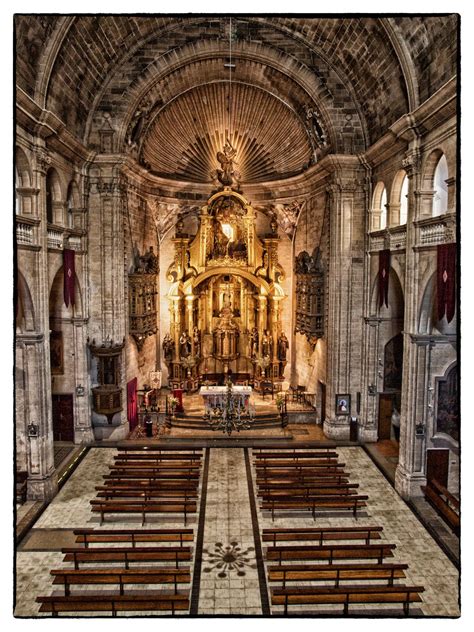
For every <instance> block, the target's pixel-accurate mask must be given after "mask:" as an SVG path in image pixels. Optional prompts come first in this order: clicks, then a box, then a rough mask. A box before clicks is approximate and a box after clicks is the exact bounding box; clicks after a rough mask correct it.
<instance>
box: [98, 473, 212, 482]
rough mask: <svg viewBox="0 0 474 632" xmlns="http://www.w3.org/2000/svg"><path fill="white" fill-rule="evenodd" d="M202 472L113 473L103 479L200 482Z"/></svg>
mask: <svg viewBox="0 0 474 632" xmlns="http://www.w3.org/2000/svg"><path fill="white" fill-rule="evenodd" d="M199 477H200V472H192V471H191V472H181V471H180V472H160V473H159V474H147V475H146V476H145V475H144V474H141V473H140V472H126V473H118V472H111V473H110V474H103V476H102V478H103V479H104V480H106V481H108V480H114V481H117V480H127V479H128V480H130V479H137V480H142V481H143V482H146V480H147V479H148V480H150V481H161V480H166V479H170V480H178V481H181V480H193V479H197V480H199Z"/></svg>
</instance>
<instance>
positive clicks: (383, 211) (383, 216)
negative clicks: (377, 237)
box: [380, 187, 387, 229]
mask: <svg viewBox="0 0 474 632" xmlns="http://www.w3.org/2000/svg"><path fill="white" fill-rule="evenodd" d="M386 227H387V189H386V188H385V187H384V189H383V192H382V197H381V199H380V229H382V228H386Z"/></svg>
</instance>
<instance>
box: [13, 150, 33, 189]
mask: <svg viewBox="0 0 474 632" xmlns="http://www.w3.org/2000/svg"><path fill="white" fill-rule="evenodd" d="M15 167H16V175H17V181H16V186H17V187H31V186H32V180H33V178H32V174H31V166H30V161H29V160H28V157H27V155H26V154H25V152H24V151H23V149H21V147H18V146H17V147H15Z"/></svg>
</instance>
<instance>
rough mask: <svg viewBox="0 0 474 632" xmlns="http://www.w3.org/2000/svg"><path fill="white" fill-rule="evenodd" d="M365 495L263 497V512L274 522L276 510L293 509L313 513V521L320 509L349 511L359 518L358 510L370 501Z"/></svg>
mask: <svg viewBox="0 0 474 632" xmlns="http://www.w3.org/2000/svg"><path fill="white" fill-rule="evenodd" d="M368 498H369V497H368V496H365V495H353V496H347V495H345V496H342V495H337V496H269V495H264V496H262V505H261V507H262V510H265V509H267V510H269V511H271V514H272V521H273V520H274V519H275V509H277V510H280V509H290V510H291V509H293V510H298V509H300V510H303V511H311V515H312V516H313V520H316V510H320V509H348V510H349V511H352V514H353V515H354V517H355V518H357V510H358V509H361V508H362V507H365V506H366V505H367V503H366V502H365V501H366V500H368Z"/></svg>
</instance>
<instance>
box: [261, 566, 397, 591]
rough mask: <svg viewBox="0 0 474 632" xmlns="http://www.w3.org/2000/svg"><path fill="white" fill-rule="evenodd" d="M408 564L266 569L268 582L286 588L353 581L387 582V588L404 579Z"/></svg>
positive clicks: (272, 567)
mask: <svg viewBox="0 0 474 632" xmlns="http://www.w3.org/2000/svg"><path fill="white" fill-rule="evenodd" d="M407 568H408V564H366V563H362V564H286V565H283V566H269V567H268V581H269V582H281V584H282V588H286V582H291V581H296V582H303V581H312V582H314V581H324V582H327V581H334V585H335V586H339V585H340V582H342V581H350V580H352V581H354V580H367V581H368V580H371V581H372V580H380V579H382V580H387V582H388V583H387V585H388V586H393V582H394V580H395V579H402V578H404V577H405V572H404V571H405V570H406V569H407Z"/></svg>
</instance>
